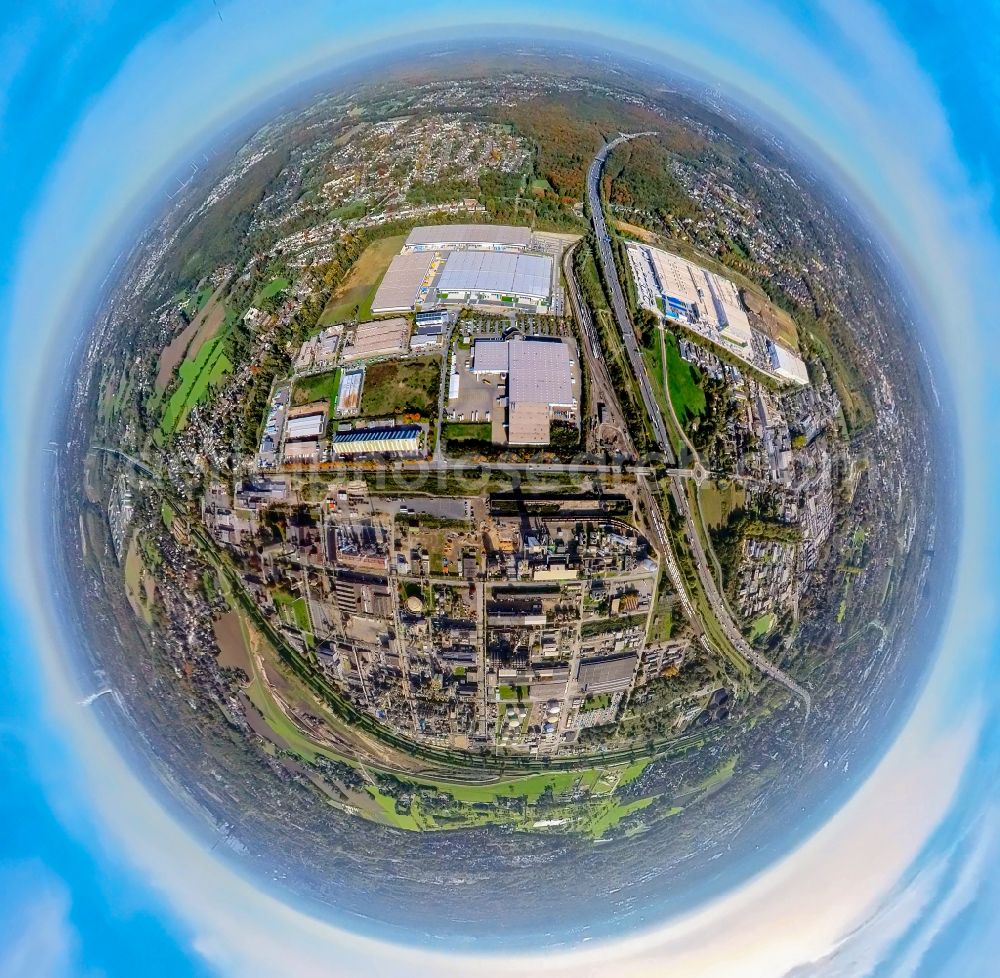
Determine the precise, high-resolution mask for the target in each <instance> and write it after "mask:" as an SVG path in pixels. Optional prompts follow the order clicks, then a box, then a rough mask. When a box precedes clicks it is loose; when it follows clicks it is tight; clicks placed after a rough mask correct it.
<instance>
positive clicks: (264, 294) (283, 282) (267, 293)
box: [253, 278, 292, 303]
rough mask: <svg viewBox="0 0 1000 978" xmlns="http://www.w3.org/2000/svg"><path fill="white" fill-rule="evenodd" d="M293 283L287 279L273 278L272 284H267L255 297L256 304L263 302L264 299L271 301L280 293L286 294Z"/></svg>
mask: <svg viewBox="0 0 1000 978" xmlns="http://www.w3.org/2000/svg"><path fill="white" fill-rule="evenodd" d="M291 284H292V283H291V282H289V281H288V279H287V278H272V279H271V281H270V282H268V283H267V285H265V286H264V287H263V288H262V289H261V290H260V291H259V292H258V293H257V294H256V295H255V296H254V300H253V301H254V303H258V302H261V301H262V300H264V299H270V298H272V297H273V296H276V295H277V294H278V293H279V292H284V290H285V289H287V288H288V286H289V285H291Z"/></svg>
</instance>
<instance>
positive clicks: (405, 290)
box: [372, 224, 556, 315]
mask: <svg viewBox="0 0 1000 978" xmlns="http://www.w3.org/2000/svg"><path fill="white" fill-rule="evenodd" d="M555 273H556V266H555V263H554V262H553V260H552V256H551V255H550V254H545V253H543V249H541V248H535V247H534V246H533V240H532V234H531V229H530V228H522V227H506V226H503V225H497V226H494V225H491V224H440V225H432V226H430V227H419V228H414V229H413V230H412V231H411V232H410V234H409V236H408V237H407V239H406V242H405V243H404V245H403V249H402V251H401V252H400V254H398V255H396V257H395V258H393V259H392V262H391V263H390V265H389V268H388V270H387V271H386V273H385V276H384V277H383V279H382V281H381V283H380V284H379V287H378V289H377V291H376V293H375V298H374V299H373V300H372V312H373V313H374V314H375V315H384V314H386V313H393V312H409V311H412V310H414V309H416V308H418V307H423V306H431V305H438V304H443V305H464V306H468V305H472V306H475V305H485V306H500V307H502V308H504V309H510V310H520V311H523V312H535V313H544V312H547V311H548V310H549V308H550V305H551V302H552V295H553V291H554V286H555V283H554V281H553V276H554V275H555Z"/></svg>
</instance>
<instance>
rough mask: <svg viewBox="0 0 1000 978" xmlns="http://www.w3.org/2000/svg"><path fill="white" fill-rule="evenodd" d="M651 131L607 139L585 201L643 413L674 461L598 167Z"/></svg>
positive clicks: (590, 174)
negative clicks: (625, 288) (621, 273)
mask: <svg viewBox="0 0 1000 978" xmlns="http://www.w3.org/2000/svg"><path fill="white" fill-rule="evenodd" d="M655 135H656V133H654V132H636V133H631V134H628V135H624V134H623V135H621V136H619V137H618V138H617V139H615V140H612V141H611V142H610V143H607V144H605V145H604V146H603V147H602V148H601V151H600V152H599V153H598V154H597V156H595V157H594V159H593V161H592V162H591V164H590V168H589V169H588V170H587V203H588V205H589V206H590V220H591V222H592V223H593V225H594V235H595V237H596V239H597V249H598V252H599V253H600V258H601V264H602V265H603V266H604V277H605V280H606V281H607V283H608V287H609V288H610V289H611V307H612V309H613V311H614V314H615V321H616V322H617V323H618V329H619V331H620V332H621V334H622V339H623V341H624V343H625V352H626V353H628V358H629V360H630V361H631V363H632V372H633V373H634V374H635V377H636V380H637V381H638V383H639V393H640V394H641V395H642V401H643V404H645V406H646V413H647V414H648V415H649V420H650V421H651V422H652V424H653V432H654V434H655V435H656V442H657V445H658V446H659V449H660V451H661V452H662V453H663V455H664V457H665V458H666V460H667V462H668V463H670V464H673V462H674V453H673V449H672V448H671V447H670V439H669V438H668V437H667V426H666V425H665V424H664V423H663V417H662V415H661V414H660V409H659V407H658V406H657V403H656V397H655V396H654V395H653V387H652V385H651V384H650V382H649V377H648V376H647V375H646V370H645V367H644V365H643V362H642V353H641V352H640V350H639V344H638V343H637V342H636V338H635V329H634V328H633V326H632V317H631V316H630V315H629V311H628V305H627V304H626V303H625V295H624V293H623V292H622V286H621V282H620V281H619V280H618V272H617V270H616V269H615V261H614V256H613V255H612V254H611V236H610V235H609V234H608V226H607V223H606V222H605V220H604V208H603V207H602V206H601V171H602V170H603V169H604V163H605V161H606V160H607V158H608V156H609V155H610V154H611V151H612V150H613V149H614V148H615V147H616V146H620V145H621V144H622V143H624V142H626V141H627V140H629V139H638V138H639V137H640V136H655Z"/></svg>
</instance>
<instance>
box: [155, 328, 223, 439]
mask: <svg viewBox="0 0 1000 978" xmlns="http://www.w3.org/2000/svg"><path fill="white" fill-rule="evenodd" d="M232 369H233V365H232V363H230V361H229V357H227V356H226V351H225V337H224V336H217V337H215V339H213V340H211V341H210V342H208V343H206V344H205V345H204V346H202V347H201V349H200V350H199V351H198V354H197V356H194V357H190V356H189V357H188V358H187V359H186V360H185V361H184V362H183V363H182V364H181V365H180V369H179V370H178V372H177V373H178V377H179V380H180V383H179V384H178V386H177V388H176V389H175V390H174V392H173V394H171V395H170V399H169V400H168V401H167V404H166V407H164V409H163V415H162V417H161V418H160V427H159V430H160V434H161V435H163V436H167V435H171V434H173V433H174V432H175V431H178V430H180V429H181V428H183V427H184V424H185V422H186V421H187V416H188V415H189V414H190V413H191V409H192V408H193V407H194V406H195V405H196V404H198V403H199V401H201V400H202V399H203V398H204V397H205V396H206V395H207V394H208V392H209V389H210V388H211V386H212V385H213V384H217V383H218V382H219V381H220V380H221V379H222V378H223V377H224V376H225V375H226V374H227V373H230V372H231V371H232Z"/></svg>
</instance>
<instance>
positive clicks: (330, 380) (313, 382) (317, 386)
mask: <svg viewBox="0 0 1000 978" xmlns="http://www.w3.org/2000/svg"><path fill="white" fill-rule="evenodd" d="M339 387H340V370H339V369H337V370H333V371H331V372H330V373H328V374H313V375H312V376H311V377H302V378H301V379H300V380H297V381H295V386H294V387H293V388H292V407H300V406H301V405H303V404H311V403H312V402H313V401H333V400H335V399H336V397H337V390H338V388H339Z"/></svg>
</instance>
